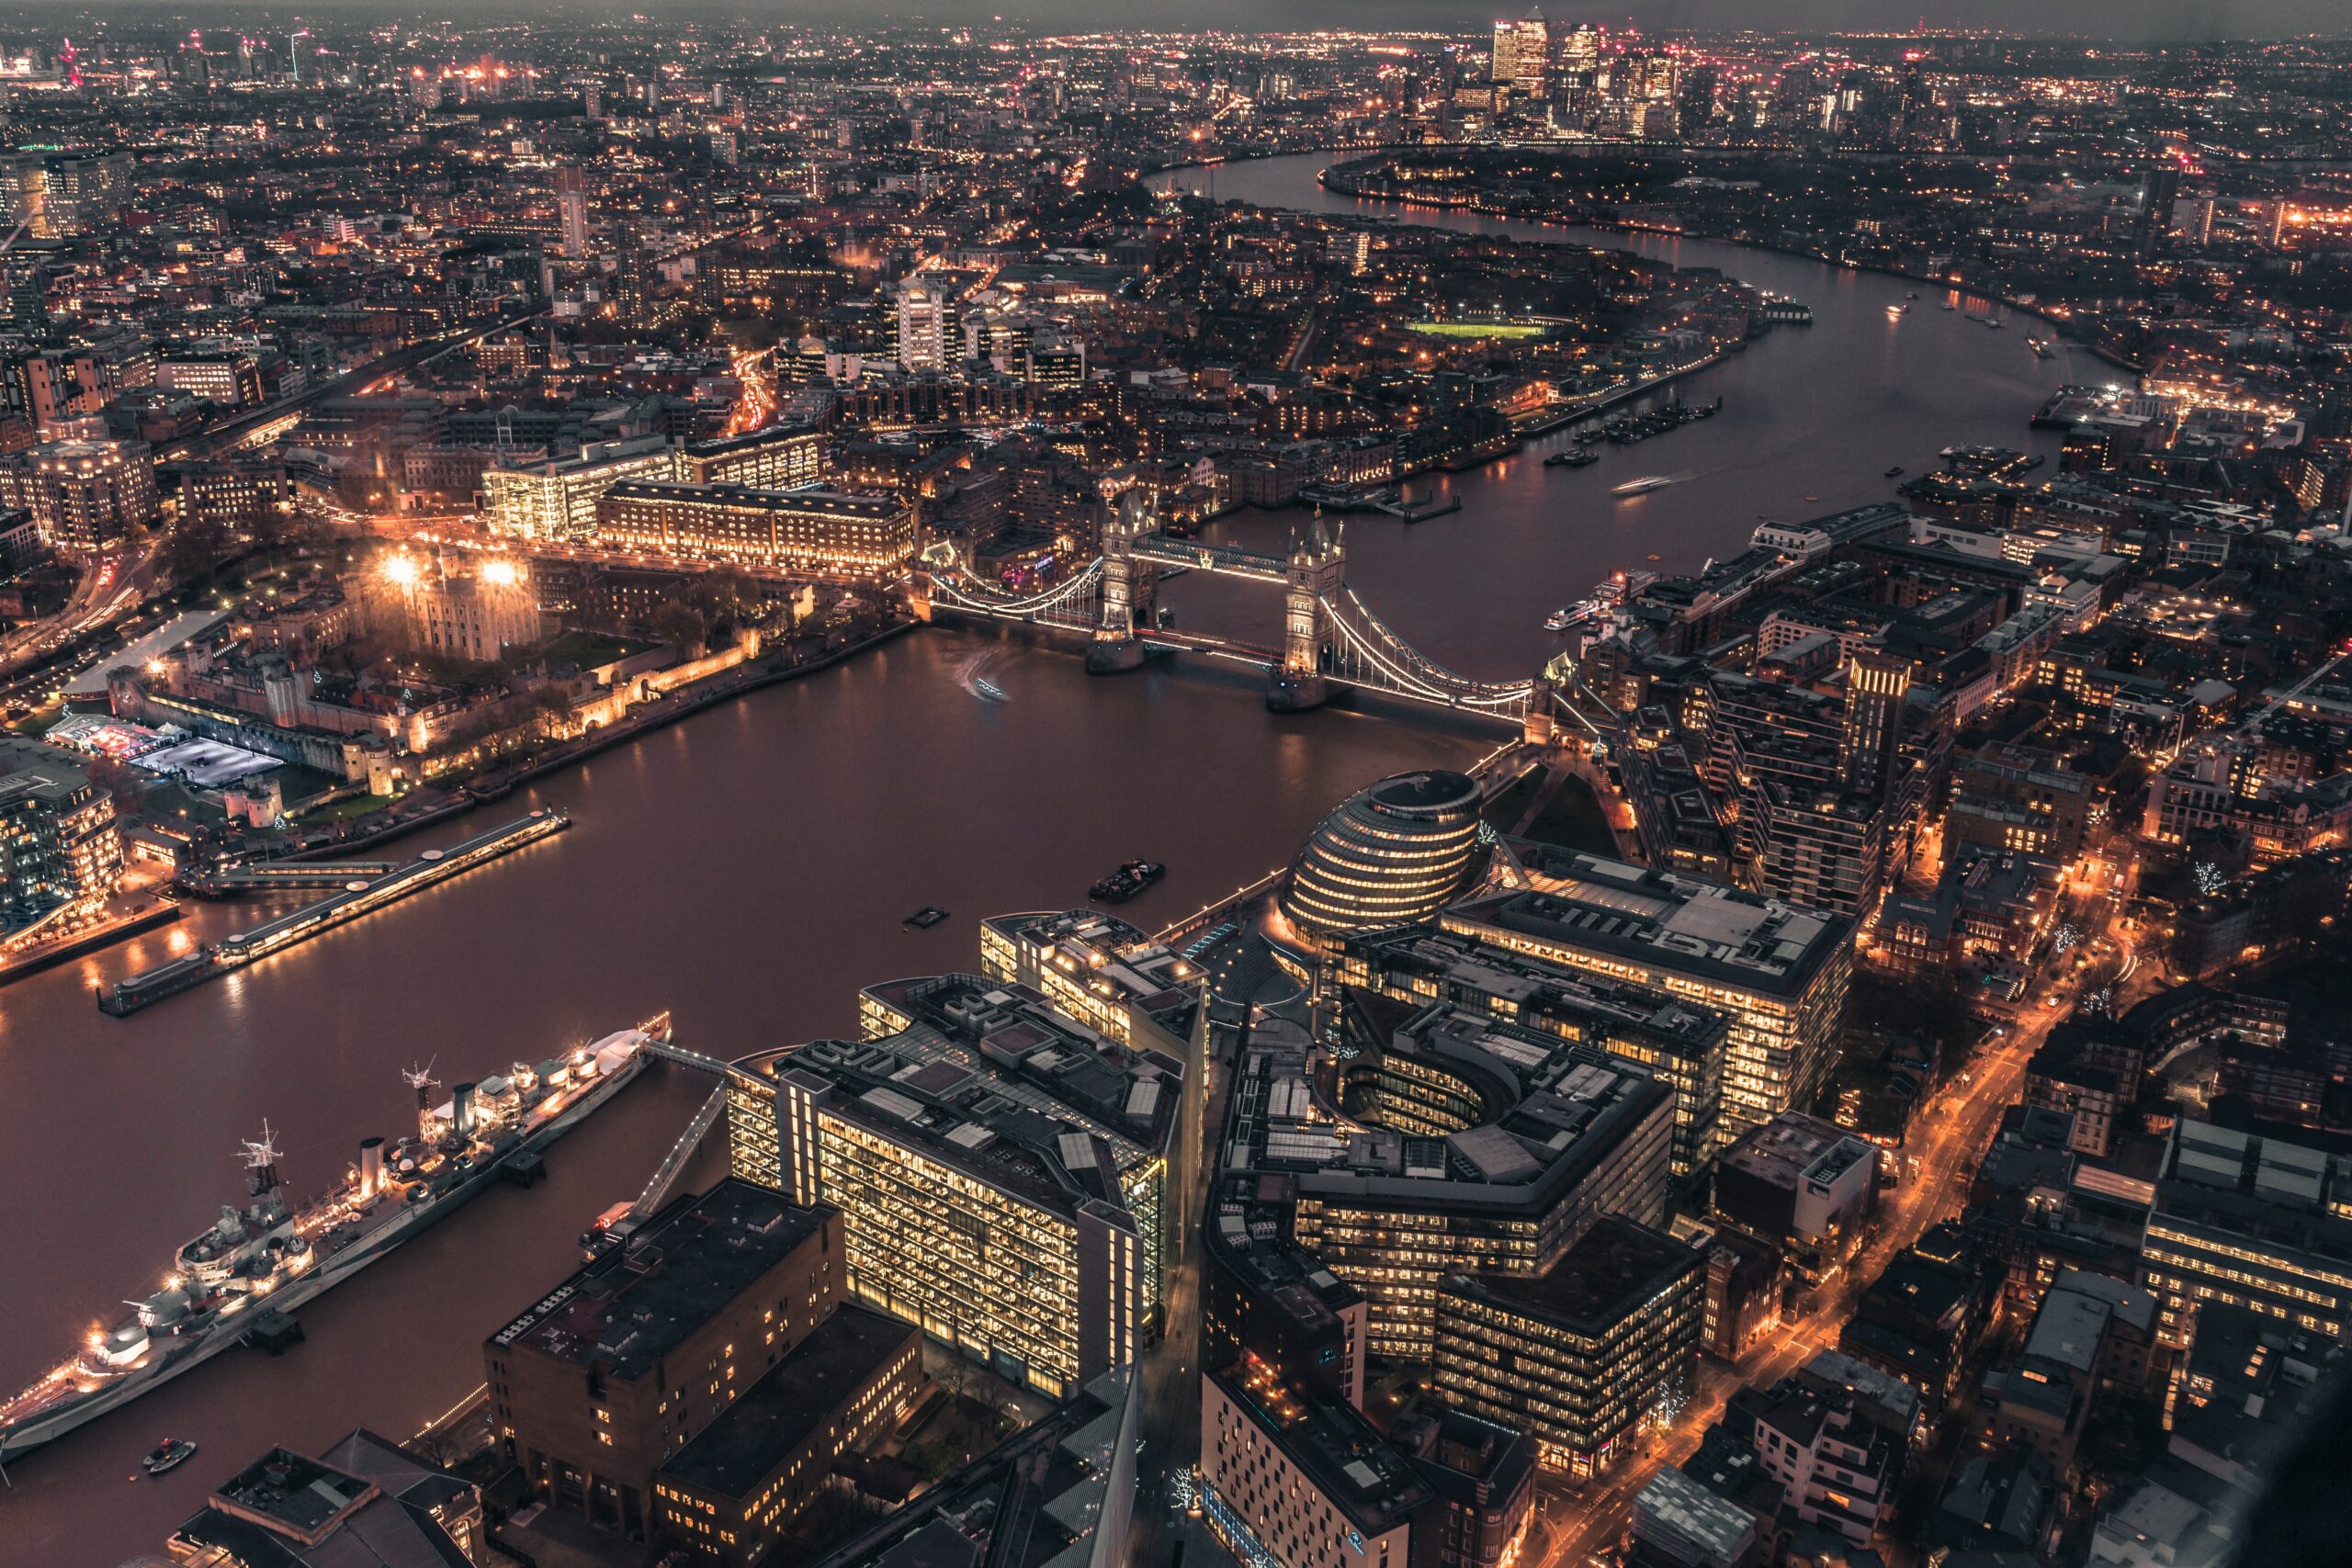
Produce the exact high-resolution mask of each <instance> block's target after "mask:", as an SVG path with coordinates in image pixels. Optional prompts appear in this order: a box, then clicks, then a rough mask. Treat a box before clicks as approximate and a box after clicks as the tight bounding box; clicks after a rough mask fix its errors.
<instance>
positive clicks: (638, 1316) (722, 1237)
mask: <svg viewBox="0 0 2352 1568" xmlns="http://www.w3.org/2000/svg"><path fill="white" fill-rule="evenodd" d="M846 1251H847V1247H846V1245H845V1239H844V1235H843V1228H842V1215H841V1214H840V1213H838V1212H837V1211H835V1210H832V1209H830V1208H825V1207H822V1206H805V1205H798V1204H795V1203H792V1202H789V1201H786V1200H785V1199H784V1198H783V1197H782V1196H781V1195H780V1194H778V1193H776V1192H774V1191H771V1190H766V1189H764V1188H761V1187H756V1186H753V1185H752V1184H751V1183H749V1182H744V1181H737V1180H732V1179H729V1180H725V1181H721V1182H720V1183H719V1184H718V1186H716V1187H714V1188H712V1189H711V1190H709V1191H708V1192H706V1193H704V1194H702V1195H701V1196H699V1197H695V1198H684V1199H680V1200H678V1201H675V1202H673V1203H672V1204H671V1205H670V1206H669V1207H668V1208H666V1209H664V1210H663V1211H662V1213H659V1214H657V1215H655V1216H654V1218H653V1219H652V1221H651V1222H650V1224H647V1225H645V1226H644V1227H643V1228H642V1229H640V1230H639V1231H637V1232H635V1233H634V1234H632V1235H630V1236H629V1237H628V1239H627V1240H626V1241H624V1242H622V1243H621V1244H619V1245H618V1246H616V1247H611V1248H610V1249H608V1250H606V1251H605V1252H604V1253H603V1254H602V1255H600V1256H599V1257H598V1258H595V1260H594V1261H593V1262H591V1263H590V1264H589V1265H588V1266H587V1267H586V1268H584V1269H581V1270H580V1271H579V1272H577V1273H575V1274H573V1275H572V1276H571V1278H570V1279H569V1280H564V1281H563V1282H562V1283H561V1284H560V1285H557V1286H556V1287H554V1288H553V1289H552V1290H550V1291H548V1292H547V1293H546V1294H544V1295H542V1296H541V1297H539V1299H538V1301H537V1303H536V1304H535V1305H533V1306H532V1307H531V1308H530V1309H529V1310H528V1311H526V1312H525V1313H524V1314H522V1315H520V1316H519V1317H516V1318H515V1320H514V1321H513V1322H511V1323H509V1324H507V1325H506V1326H505V1327H503V1328H502V1329H500V1330H499V1331H498V1332H497V1333H495V1334H493V1335H492V1336H491V1337H490V1338H489V1340H488V1341H487V1342H486V1343H485V1344H484V1346H483V1348H482V1350H483V1361H484V1364H485V1367H486V1370H487V1372H488V1381H489V1383H490V1402H491V1417H492V1422H493V1423H494V1425H495V1427H496V1429H497V1431H498V1435H499V1437H500V1438H501V1439H502V1440H503V1442H504V1443H505V1445H506V1447H507V1450H508V1451H509V1453H510V1454H511V1455H512V1456H513V1458H514V1459H515V1462H516V1463H517V1464H519V1465H520V1466H521V1467H522V1470H523V1472H524V1474H525V1476H526V1477H527V1478H528V1481H529V1483H530V1486H531V1490H532V1494H533V1496H534V1497H535V1499H536V1500H537V1501H539V1502H543V1503H546V1504H547V1505H548V1506H550V1507H554V1508H558V1509H562V1510H568V1511H571V1512H576V1513H581V1514H583V1515H585V1516H586V1517H588V1519H589V1520H590V1521H591V1522H593V1523H596V1524H600V1525H603V1526H605V1528H607V1529H617V1530H620V1531H623V1532H625V1533H629V1534H635V1535H639V1536H643V1535H645V1534H647V1533H648V1532H649V1531H650V1529H652V1527H653V1525H654V1514H655V1512H656V1507H655V1504H656V1498H655V1496H654V1493H653V1483H654V1477H655V1475H656V1474H657V1473H658V1472H660V1471H661V1469H662V1466H663V1465H665V1464H667V1463H668V1462H669V1461H671V1460H672V1459H673V1457H675V1456H676V1455H678V1454H679V1453H680V1452H681V1451H682V1450H685V1449H686V1448H687V1447H688V1445H689V1444H691V1443H692V1442H693V1441H694V1439H695V1438H696V1437H698V1436H700V1435H702V1434H703V1433H704V1432H706V1431H707V1430H708V1429H709V1428H711V1427H715V1426H716V1425H717V1424H718V1422H719V1421H720V1420H721V1419H722V1418H723V1417H724V1416H725V1415H726V1413H727V1411H728V1408H729V1406H730V1405H732V1404H734V1403H735V1401H736V1400H737V1399H738V1398H739V1397H741V1395H742V1394H743V1393H744V1392H745V1391H746V1390H748V1389H751V1388H752V1387H754V1386H755V1385H756V1384H757V1383H758V1382H760V1380H761V1379H762V1378H763V1376H765V1375H766V1374H767V1372H768V1371H770V1370H771V1369H773V1368H775V1367H776V1366H777V1365H778V1364H780V1363H781V1362H782V1361H783V1360H784V1359H786V1357H787V1356H788V1355H790V1354H791V1352H792V1350H793V1348H794V1347H795V1346H797V1345H798V1344H799V1343H800V1342H801V1341H802V1340H803V1339H804V1338H805V1337H809V1335H811V1334H812V1333H814V1332H815V1331H816V1329H817V1328H818V1326H819V1325H820V1324H822V1323H823V1322H824V1321H825V1320H826V1319H827V1318H828V1317H829V1316H830V1315H831V1314H832V1311H833V1308H834V1307H835V1305H836V1304H837V1303H839V1302H840V1301H841V1299H842V1289H843V1285H842V1278H843V1272H844V1269H843V1261H844V1256H845V1253H846Z"/></svg>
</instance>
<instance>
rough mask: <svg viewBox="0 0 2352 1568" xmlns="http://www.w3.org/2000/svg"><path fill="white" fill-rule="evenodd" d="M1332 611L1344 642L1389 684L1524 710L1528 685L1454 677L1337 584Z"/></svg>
mask: <svg viewBox="0 0 2352 1568" xmlns="http://www.w3.org/2000/svg"><path fill="white" fill-rule="evenodd" d="M1332 608H1333V609H1334V611H1336V612H1339V613H1336V614H1334V615H1332V616H1331V625H1332V626H1333V627H1334V628H1336V629H1337V630H1338V631H1339V633H1340V636H1341V637H1344V638H1346V639H1347V642H1348V644H1349V645H1350V646H1351V647H1352V648H1353V649H1355V650H1356V651H1357V652H1358V653H1359V654H1361V655H1363V658H1364V659H1366V660H1369V661H1370V662H1371V663H1372V664H1373V665H1374V667H1375V668H1377V669H1378V670H1379V671H1381V672H1382V673H1384V674H1385V675H1386V676H1387V677H1388V678H1389V679H1390V680H1391V681H1394V682H1397V684H1398V685H1399V686H1401V687H1403V688H1404V689H1405V690H1407V691H1408V692H1411V693H1413V694H1416V695H1419V696H1423V697H1427V698H1429V699H1430V701H1432V702H1440V703H1447V704H1451V705H1459V706H1462V707H1477V708H1509V707H1513V706H1523V705H1525V704H1526V702H1527V699H1528V696H1529V694H1531V693H1532V692H1533V691H1534V689H1535V682H1532V681H1521V682H1517V683H1515V684H1511V685H1503V686H1497V685H1489V684H1487V682H1482V681H1473V680H1470V679H1469V678H1467V677H1466V676H1462V675H1456V674H1455V673H1454V672H1453V671H1451V670H1448V669H1446V668H1445V667H1444V666H1443V665H1442V664H1439V663H1437V662H1436V661H1435V660H1431V659H1430V658H1429V657H1428V656H1427V655H1425V654H1422V653H1420V652H1419V651H1418V650H1417V649H1415V648H1414V647H1413V645H1412V644H1410V643H1408V642H1407V641H1406V640H1405V639H1404V638H1403V637H1398V636H1397V633H1396V632H1395V631H1394V630H1393V629H1391V627H1390V626H1388V624H1387V623H1386V622H1385V621H1383V620H1382V619H1381V618H1380V617H1379V616H1378V615H1374V614H1373V613H1372V610H1371V608H1370V606H1368V605H1366V604H1364V602H1363V600H1362V599H1361V598H1359V597H1357V595H1356V591H1355V590H1354V589H1353V588H1351V587H1350V586H1348V585H1347V584H1346V583H1344V582H1343V583H1341V584H1340V593H1339V601H1338V603H1336V604H1334V605H1333V606H1332ZM1359 622H1361V623H1362V624H1361V625H1359V624H1357V623H1359Z"/></svg>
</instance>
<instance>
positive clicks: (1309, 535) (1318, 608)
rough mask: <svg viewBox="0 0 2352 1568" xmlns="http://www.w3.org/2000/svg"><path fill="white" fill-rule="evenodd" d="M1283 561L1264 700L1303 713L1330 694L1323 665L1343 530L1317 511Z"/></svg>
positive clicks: (1342, 573) (1342, 557) (1342, 572)
mask: <svg viewBox="0 0 2352 1568" xmlns="http://www.w3.org/2000/svg"><path fill="white" fill-rule="evenodd" d="M1283 575H1284V577H1285V579H1286V580H1287V581H1286V582H1285V584H1284V586H1283V657H1282V662H1281V663H1280V664H1277V665H1276V666H1275V667H1274V668H1273V669H1272V671H1269V672H1268V674H1267V679H1266V705H1267V706H1268V707H1270V708H1272V709H1273V710H1274V711H1275V712H1276V713H1306V712H1308V711H1309V710H1311V709H1314V708H1319V707H1321V706H1322V705H1323V704H1324V702H1325V701H1326V700H1327V699H1328V698H1329V696H1330V694H1331V693H1330V684H1329V682H1328V681H1327V680H1326V679H1325V678H1324V674H1323V670H1324V664H1325V661H1326V660H1327V659H1328V658H1329V655H1330V652H1331V607H1330V598H1331V595H1332V594H1333V593H1336V592H1339V588H1340V582H1341V581H1344V580H1345V578H1346V575H1347V553H1346V548H1345V539H1344V530H1343V529H1342V530H1341V531H1338V532H1333V531H1327V530H1326V529H1325V528H1324V526H1323V516H1322V513H1319V512H1318V513H1316V517H1315V525H1314V526H1313V527H1311V528H1309V529H1308V530H1307V531H1306V535H1305V536H1303V537H1301V538H1300V539H1299V540H1298V541H1297V542H1296V543H1295V544H1294V545H1293V546H1292V547H1291V552H1290V558H1289V559H1288V560H1286V561H1284V562H1283Z"/></svg>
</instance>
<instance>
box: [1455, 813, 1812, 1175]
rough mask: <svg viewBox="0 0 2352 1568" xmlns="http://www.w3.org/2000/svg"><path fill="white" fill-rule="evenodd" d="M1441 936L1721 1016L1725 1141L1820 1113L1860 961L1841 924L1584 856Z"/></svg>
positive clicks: (1472, 908)
mask: <svg viewBox="0 0 2352 1568" xmlns="http://www.w3.org/2000/svg"><path fill="white" fill-rule="evenodd" d="M1438 923H1439V924H1440V925H1441V926H1442V928H1444V929H1445V930H1447V931H1458V932H1461V933H1463V934H1464V935H1467V936H1472V937H1476V939H1478V940H1479V941H1480V942H1487V943H1489V944H1491V945H1493V946H1497V947H1503V948H1508V949H1510V950H1511V951H1513V952H1516V953H1527V954H1529V955H1530V956H1532V957H1535V958H1541V959H1544V960H1545V961H1546V962H1548V963H1552V964H1559V965H1561V966H1563V967H1565V968H1568V969H1573V970H1576V971H1577V972H1578V973H1581V974H1586V975H1592V976H1599V977H1600V978H1603V979H1609V980H1618V981H1625V982H1630V983H1632V984H1634V985H1639V986H1645V987H1649V988H1651V989H1653V990H1660V991H1664V992H1666V993H1667V994H1668V995H1669V996H1672V997H1674V998H1677V999H1679V1000H1682V1001H1687V1002H1691V1003H1694V1004H1696V1005H1697V1006H1700V1007H1703V1008H1708V1009H1712V1010H1716V1011H1720V1012H1722V1013H1724V1015H1725V1016H1726V1017H1727V1018H1728V1019H1729V1020H1730V1035H1729V1038H1728V1040H1727V1042H1726V1047H1725V1052H1724V1093H1723V1122H1722V1134H1721V1135H1722V1136H1723V1137H1724V1138H1725V1139H1729V1138H1733V1137H1736V1136H1738V1135H1739V1134H1741V1133H1744V1132H1746V1131H1747V1129H1748V1128H1750V1127H1754V1126H1758V1125H1761V1124H1762V1123H1763V1122H1767V1121H1769V1120H1770V1119H1771V1118H1772V1117H1774V1116H1777V1115H1779V1114H1780V1113H1781V1111H1792V1110H1795V1111H1802V1110H1804V1109H1805V1108H1807V1107H1809V1106H1810V1105H1812V1104H1813V1102H1814V1100H1815V1097H1816V1096H1817V1095H1818V1094H1819V1093H1820V1091H1821V1086H1822V1084H1823V1082H1824V1081H1825V1079H1826V1077H1827V1075H1828V1071H1829V1065H1830V1063H1831V1061H1832V1060H1833V1059H1834V1058H1835V1056H1836V1055H1837V1050H1838V1039H1839V1034H1840V1032H1841V1030H1842V1029H1843V1027H1844V1021H1845V1012H1846V990H1847V986H1848V983H1849V979H1850V977H1851V974H1852V966H1853V947H1854V924H1853V922H1852V921H1851V920H1849V919H1846V918H1845V917H1843V916H1841V915H1833V914H1828V913H1826V912H1824V911H1820V910H1813V909H1800V908H1792V907H1790V906H1789V905H1786V904H1783V903H1781V902H1780V901H1778V900H1776V899H1769V898H1764V897H1758V896H1757V895H1754V894H1750V893H1744V892H1741V891H1739V890H1737V889H1736V888H1731V887H1725V886H1722V885H1721V884H1718V883H1713V882H1705V881H1702V880H1700V879H1698V878H1696V877H1689V876H1680V875H1675V874H1670V873H1664V872H1657V871H1645V870H1644V869H1642V868H1641V867H1639V866H1632V865H1626V864H1624V863H1623V862H1620V861H1613V860H1608V859H1605V858H1602V857H1600V856H1597V855H1577V856H1574V857H1572V858H1571V859H1569V860H1568V861H1566V862H1565V863H1561V864H1560V865H1557V866H1552V867H1547V868H1546V874H1545V876H1544V881H1543V884H1542V886H1541V887H1540V889H1534V890H1528V891H1522V892H1512V893H1502V894H1495V895H1490V896H1488V897H1482V898H1476V899H1473V900H1471V901H1469V902H1466V903H1464V904H1461V905H1459V906H1456V907H1455V908H1450V909H1448V910H1446V911H1445V912H1444V913H1443V914H1442V915H1441V916H1440V917H1439V922H1438Z"/></svg>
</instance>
